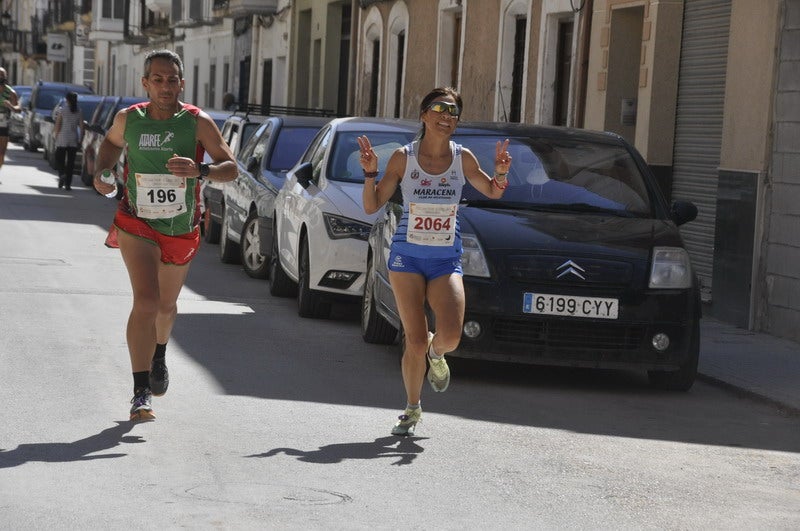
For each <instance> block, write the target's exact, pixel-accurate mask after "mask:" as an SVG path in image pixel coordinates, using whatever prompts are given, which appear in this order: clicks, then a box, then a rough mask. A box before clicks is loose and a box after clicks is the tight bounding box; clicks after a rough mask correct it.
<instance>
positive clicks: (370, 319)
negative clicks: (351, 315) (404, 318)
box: [361, 256, 397, 345]
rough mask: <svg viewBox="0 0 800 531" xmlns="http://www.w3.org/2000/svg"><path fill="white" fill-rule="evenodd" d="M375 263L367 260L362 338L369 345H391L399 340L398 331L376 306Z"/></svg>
mask: <svg viewBox="0 0 800 531" xmlns="http://www.w3.org/2000/svg"><path fill="white" fill-rule="evenodd" d="M376 276H377V272H376V271H375V263H374V260H373V259H372V257H371V256H370V257H369V259H368V260H367V276H366V279H365V281H364V296H363V297H362V298H361V337H362V338H363V339H364V341H366V342H367V343H376V344H379V345H391V344H392V343H394V341H395V339H397V329H396V328H395V327H393V326H392V325H391V323H389V321H387V320H386V319H385V318H384V317H383V316H382V315H381V314H380V313H379V312H378V309H377V305H376V304H375V278H376Z"/></svg>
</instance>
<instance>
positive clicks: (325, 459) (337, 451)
mask: <svg viewBox="0 0 800 531" xmlns="http://www.w3.org/2000/svg"><path fill="white" fill-rule="evenodd" d="M425 439H426V437H395V436H393V435H392V436H389V437H379V438H378V439H375V440H374V441H373V442H363V443H340V444H326V445H325V446H320V447H319V449H317V450H297V449H295V448H273V449H272V450H270V451H268V452H264V453H261V454H254V455H248V456H247V457H272V456H274V455H278V454H286V455H290V456H293V457H297V460H298V461H305V462H307V463H317V464H334V463H341V462H342V461H346V460H348V459H378V458H384V457H388V458H390V459H394V458H397V461H394V462H393V463H392V464H393V465H398V466H402V465H410V464H411V463H412V462H413V461H414V459H416V458H417V456H418V455H419V454H421V453H422V452H424V451H425V449H424V448H422V446H420V445H419V444H417V441H424V440H425Z"/></svg>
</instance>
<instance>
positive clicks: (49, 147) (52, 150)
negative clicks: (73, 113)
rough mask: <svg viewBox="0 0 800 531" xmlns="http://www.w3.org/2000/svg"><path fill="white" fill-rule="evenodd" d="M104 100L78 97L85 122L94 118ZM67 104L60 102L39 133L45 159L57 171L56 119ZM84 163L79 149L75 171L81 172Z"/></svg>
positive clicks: (94, 96) (85, 95)
mask: <svg viewBox="0 0 800 531" xmlns="http://www.w3.org/2000/svg"><path fill="white" fill-rule="evenodd" d="M102 99H103V96H98V95H96V94H81V95H79V96H78V108H79V109H80V111H81V115H82V116H83V120H84V122H88V120H89V119H90V118H91V117H92V115H93V114H94V111H95V109H96V108H97V106H98V105H99V103H100V102H101V101H102ZM66 102H67V100H66V98H61V101H59V102H58V104H56V106H55V107H54V108H53V112H52V113H51V114H50V116H47V117H45V119H44V121H43V122H42V123H41V124H40V126H39V131H40V133H41V137H42V151H43V156H44V159H45V160H46V161H47V162H48V163H49V164H50V167H51V168H53V169H54V170H55V169H56V135H55V127H56V118H57V117H58V114H59V113H60V112H61V109H62V107H63V106H64V105H66ZM82 163H83V154H82V150H81V149H78V152H77V154H76V155H75V169H76V170H80V168H81V164H82Z"/></svg>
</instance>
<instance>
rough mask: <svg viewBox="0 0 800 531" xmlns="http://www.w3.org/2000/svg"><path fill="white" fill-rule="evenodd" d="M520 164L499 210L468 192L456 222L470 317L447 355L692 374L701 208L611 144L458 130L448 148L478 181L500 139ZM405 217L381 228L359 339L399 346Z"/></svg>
mask: <svg viewBox="0 0 800 531" xmlns="http://www.w3.org/2000/svg"><path fill="white" fill-rule="evenodd" d="M502 138H509V139H510V140H511V144H510V145H509V147H508V150H509V152H510V153H511V156H512V157H513V163H512V165H511V171H510V172H509V174H508V180H509V187H508V189H506V191H505V194H504V196H503V198H502V199H497V200H492V199H487V198H485V197H484V196H483V195H481V194H479V193H478V192H477V191H475V189H474V188H472V187H471V186H469V184H467V185H465V187H464V191H463V194H462V200H461V204H460V205H459V209H458V216H459V221H460V226H461V235H462V239H463V246H464V254H463V269H464V287H465V292H466V314H465V319H464V327H463V334H462V338H461V344H460V345H459V347H458V349H457V350H456V351H454V352H451V353H450V354H449V355H450V356H457V357H467V358H480V359H487V360H496V361H510V362H522V363H532V364H543V365H565V366H580V367H596V368H636V369H640V370H647V372H648V376H649V379H650V381H651V383H652V384H653V385H654V386H656V387H660V388H665V389H674V390H687V389H689V388H690V387H691V386H692V383H693V382H694V380H695V376H696V374H697V362H698V356H699V344H700V338H699V335H700V331H699V330H700V328H699V320H700V314H701V304H700V291H699V288H698V281H697V279H696V278H695V275H694V273H693V271H692V266H691V263H690V260H689V255H688V253H687V252H686V250H685V248H684V245H683V242H682V240H681V236H680V233H679V231H678V226H679V225H681V224H683V223H687V222H689V221H692V220H693V219H694V218H695V216H696V215H697V208H696V207H695V206H694V205H693V204H691V203H687V202H682V201H676V202H674V203H673V204H672V205H671V206H670V205H668V204H667V202H666V200H665V199H664V197H663V195H662V194H661V192H660V190H659V188H658V185H657V183H656V180H655V178H654V176H653V175H652V173H651V172H650V170H649V169H648V167H647V165H646V163H645V162H644V160H643V159H642V157H641V156H640V155H639V153H637V152H636V150H635V149H634V148H633V147H632V146H631V145H630V144H628V143H627V142H626V141H625V140H623V139H622V138H621V137H619V136H617V135H614V134H610V133H598V132H589V131H579V130H574V129H566V128H552V127H537V126H522V125H510V124H473V125H470V124H466V123H465V124H460V125H459V127H458V130H457V135H454V140H455V141H456V142H459V143H461V144H463V145H464V146H465V147H468V148H469V149H470V150H471V151H472V152H473V153H475V155H476V156H478V159H479V161H480V163H481V166H482V167H483V168H492V167H493V157H494V147H495V142H496V141H497V139H502ZM401 215H402V205H400V204H399V203H397V202H390V203H388V204H387V205H386V207H385V209H384V213H383V215H382V216H381V217H380V218H379V219H378V221H377V222H376V223H375V225H374V226H373V228H372V230H371V232H370V236H369V249H368V252H367V256H366V262H367V264H368V265H367V270H368V273H367V279H366V288H365V290H364V296H363V299H362V312H361V332H362V336H363V337H364V339H365V340H366V341H367V342H372V343H390V342H393V341H395V338H396V336H397V332H398V330H400V328H401V323H400V318H399V316H398V312H397V305H396V303H395V299H394V294H393V293H392V289H391V286H390V284H389V280H388V271H387V258H388V256H389V246H390V244H391V239H392V234H394V231H395V229H396V227H397V223H398V221H399V219H400V217H401Z"/></svg>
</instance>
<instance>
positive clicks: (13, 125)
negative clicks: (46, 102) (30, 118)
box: [8, 85, 33, 142]
mask: <svg viewBox="0 0 800 531" xmlns="http://www.w3.org/2000/svg"><path fill="white" fill-rule="evenodd" d="M11 88H13V89H14V92H16V93H17V97H18V98H19V106H20V110H19V111H13V112H12V113H11V119H10V120H9V122H8V138H9V140H11V141H12V142H19V141H21V140H22V139H23V138H24V137H25V117H26V116H27V114H28V102H29V101H30V99H31V91H33V87H32V86H30V85H14V86H13V87H11Z"/></svg>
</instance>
